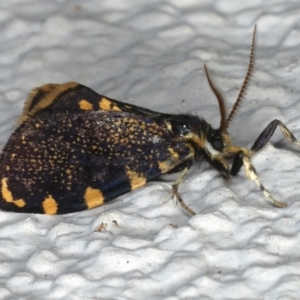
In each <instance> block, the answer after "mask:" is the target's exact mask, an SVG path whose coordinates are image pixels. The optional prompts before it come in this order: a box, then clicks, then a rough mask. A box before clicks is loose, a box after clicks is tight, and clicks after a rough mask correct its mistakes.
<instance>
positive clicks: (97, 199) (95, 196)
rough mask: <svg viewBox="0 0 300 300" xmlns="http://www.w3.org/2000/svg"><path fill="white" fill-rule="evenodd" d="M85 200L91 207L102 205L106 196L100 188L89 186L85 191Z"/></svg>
mask: <svg viewBox="0 0 300 300" xmlns="http://www.w3.org/2000/svg"><path fill="white" fill-rule="evenodd" d="M84 200H85V203H86V206H87V207H88V208H89V209H90V208H94V207H97V206H100V205H102V204H103V202H104V197H103V194H102V192H101V191H100V190H98V189H93V188H91V187H88V188H87V189H86V190H85V193H84Z"/></svg>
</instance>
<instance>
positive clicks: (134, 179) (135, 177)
mask: <svg viewBox="0 0 300 300" xmlns="http://www.w3.org/2000/svg"><path fill="white" fill-rule="evenodd" d="M126 175H127V176H128V179H129V182H130V186H131V190H135V189H137V188H139V187H141V186H143V185H145V184H146V182H147V180H146V178H145V177H144V176H142V175H141V174H139V173H137V172H134V171H130V170H128V171H127V172H126Z"/></svg>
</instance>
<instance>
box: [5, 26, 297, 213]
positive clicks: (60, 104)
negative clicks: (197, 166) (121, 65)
mask: <svg viewBox="0 0 300 300" xmlns="http://www.w3.org/2000/svg"><path fill="white" fill-rule="evenodd" d="M255 36H256V27H255V29H254V33H253V39H252V46H251V52H250V59H249V65H248V71H247V74H246V77H245V80H244V83H243V85H242V88H241V90H240V93H239V96H238V97H237V100H236V102H235V104H234V105H233V108H232V110H231V112H230V114H229V115H228V117H227V114H226V107H225V101H224V99H223V96H222V94H221V93H220V92H219V90H218V89H217V88H216V87H215V85H214V83H213V82H212V80H211V78H210V76H209V73H208V70H207V68H206V67H205V74H206V77H207V79H208V83H209V85H210V87H211V89H212V91H213V93H214V94H215V96H216V98H217V100H218V103H219V110H220V115H221V121H220V126H219V128H217V129H214V128H212V126H211V125H210V124H209V123H208V122H206V121H205V120H204V119H202V118H200V117H198V116H196V115H191V114H164V113H159V112H155V111H152V110H149V109H146V108H142V107H138V106H134V105H131V104H127V103H123V102H120V101H117V100H113V99H111V98H108V97H105V96H102V95H99V94H97V93H96V92H94V91H93V90H91V89H89V88H88V87H86V86H84V85H81V84H78V83H75V82H68V83H65V84H47V85H44V86H41V87H39V88H36V89H34V90H33V91H32V92H31V93H30V95H29V97H28V99H27V101H26V102H25V106H24V110H23V114H22V116H21V117H20V119H19V126H18V127H17V129H16V130H15V132H14V133H13V134H12V135H11V136H10V138H9V140H8V142H7V144H6V145H5V147H4V149H3V151H2V154H1V157H0V184H1V193H0V208H1V209H2V210H6V211H14V212H27V213H45V214H64V213H71V212H76V211H80V210H84V209H90V208H94V207H97V206H100V205H102V204H104V203H105V202H107V201H110V200H112V199H115V198H116V197H118V196H120V195H122V194H124V193H127V192H129V191H132V190H134V189H136V188H139V187H141V186H143V185H145V184H146V183H147V182H148V181H151V180H153V179H155V178H157V177H159V176H160V175H162V174H166V173H170V172H176V171H182V173H181V175H180V176H179V177H178V179H177V180H176V181H175V182H174V184H173V186H172V195H173V196H174V197H175V199H176V200H177V201H178V202H179V203H180V204H181V205H182V207H183V208H184V209H186V210H187V211H188V212H189V213H191V214H194V211H193V210H192V209H190V208H189V207H188V206H187V205H186V204H185V203H184V202H183V200H182V198H181V196H180V194H179V192H178V187H179V185H180V183H181V182H182V181H183V180H184V177H185V175H186V174H187V172H188V170H189V168H190V167H191V165H192V164H193V163H194V162H198V161H200V160H202V159H205V160H206V161H207V162H208V163H209V164H210V165H211V166H212V167H214V168H215V169H217V170H218V171H219V172H220V173H221V174H222V175H223V176H224V177H226V178H229V177H232V176H236V175H237V174H238V172H239V171H240V169H241V168H242V167H243V166H244V168H245V172H246V175H247V177H248V178H249V179H250V180H252V181H254V182H255V183H256V184H257V185H258V187H259V188H260V190H261V191H262V192H263V193H264V195H265V196H266V197H267V198H268V199H269V200H270V201H271V202H272V203H273V204H274V205H276V206H279V207H284V206H285V204H284V203H282V202H279V201H277V200H275V199H274V198H273V197H272V196H271V194H270V193H269V192H268V191H267V190H266V189H265V187H264V186H263V185H262V183H261V182H260V180H259V177H258V175H257V172H256V171H255V168H254V166H253V165H252V163H251V161H250V158H251V156H252V155H253V154H254V153H256V152H257V151H259V150H260V149H261V148H262V147H263V146H264V145H265V144H266V143H267V142H268V141H269V139H270V138H271V136H272V135H273V133H274V131H275V129H276V128H277V126H279V127H280V129H281V130H282V132H283V134H284V136H285V137H286V138H287V139H288V140H290V141H291V142H293V143H296V144H298V145H300V142H299V141H298V140H297V139H296V138H295V137H294V136H293V134H292V133H291V132H290V131H289V130H288V128H287V127H286V126H285V125H284V124H283V123H282V122H280V121H279V120H274V121H272V122H271V123H270V124H269V125H268V126H267V127H266V128H265V129H264V130H263V131H262V133H261V134H260V135H259V137H258V138H257V140H256V141H255V142H254V144H253V146H252V148H251V149H250V150H248V149H246V148H243V147H239V146H234V145H232V143H231V138H230V135H229V133H228V127H229V124H230V122H231V121H232V119H233V117H234V116H235V113H236V111H237V108H238V106H239V105H240V103H241V102H242V100H243V96H244V95H245V91H246V88H247V86H248V83H249V80H250V78H251V74H252V71H253V66H254V52H255ZM228 157H233V164H232V166H229V164H228V162H227V161H226V159H227V158H228Z"/></svg>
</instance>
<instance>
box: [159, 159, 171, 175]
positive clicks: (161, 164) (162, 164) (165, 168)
mask: <svg viewBox="0 0 300 300" xmlns="http://www.w3.org/2000/svg"><path fill="white" fill-rule="evenodd" d="M158 167H159V169H160V170H161V171H162V173H165V172H167V171H169V169H170V163H169V161H168V160H166V161H159V162H158Z"/></svg>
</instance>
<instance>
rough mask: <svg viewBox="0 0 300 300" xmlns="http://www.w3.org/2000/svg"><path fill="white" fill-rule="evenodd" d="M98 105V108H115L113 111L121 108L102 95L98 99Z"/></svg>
mask: <svg viewBox="0 0 300 300" xmlns="http://www.w3.org/2000/svg"><path fill="white" fill-rule="evenodd" d="M99 107H100V109H103V110H115V111H121V109H120V108H119V107H118V106H117V105H116V104H114V103H113V102H111V101H110V100H109V99H107V98H105V97H103V98H102V99H101V100H100V101H99Z"/></svg>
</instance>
